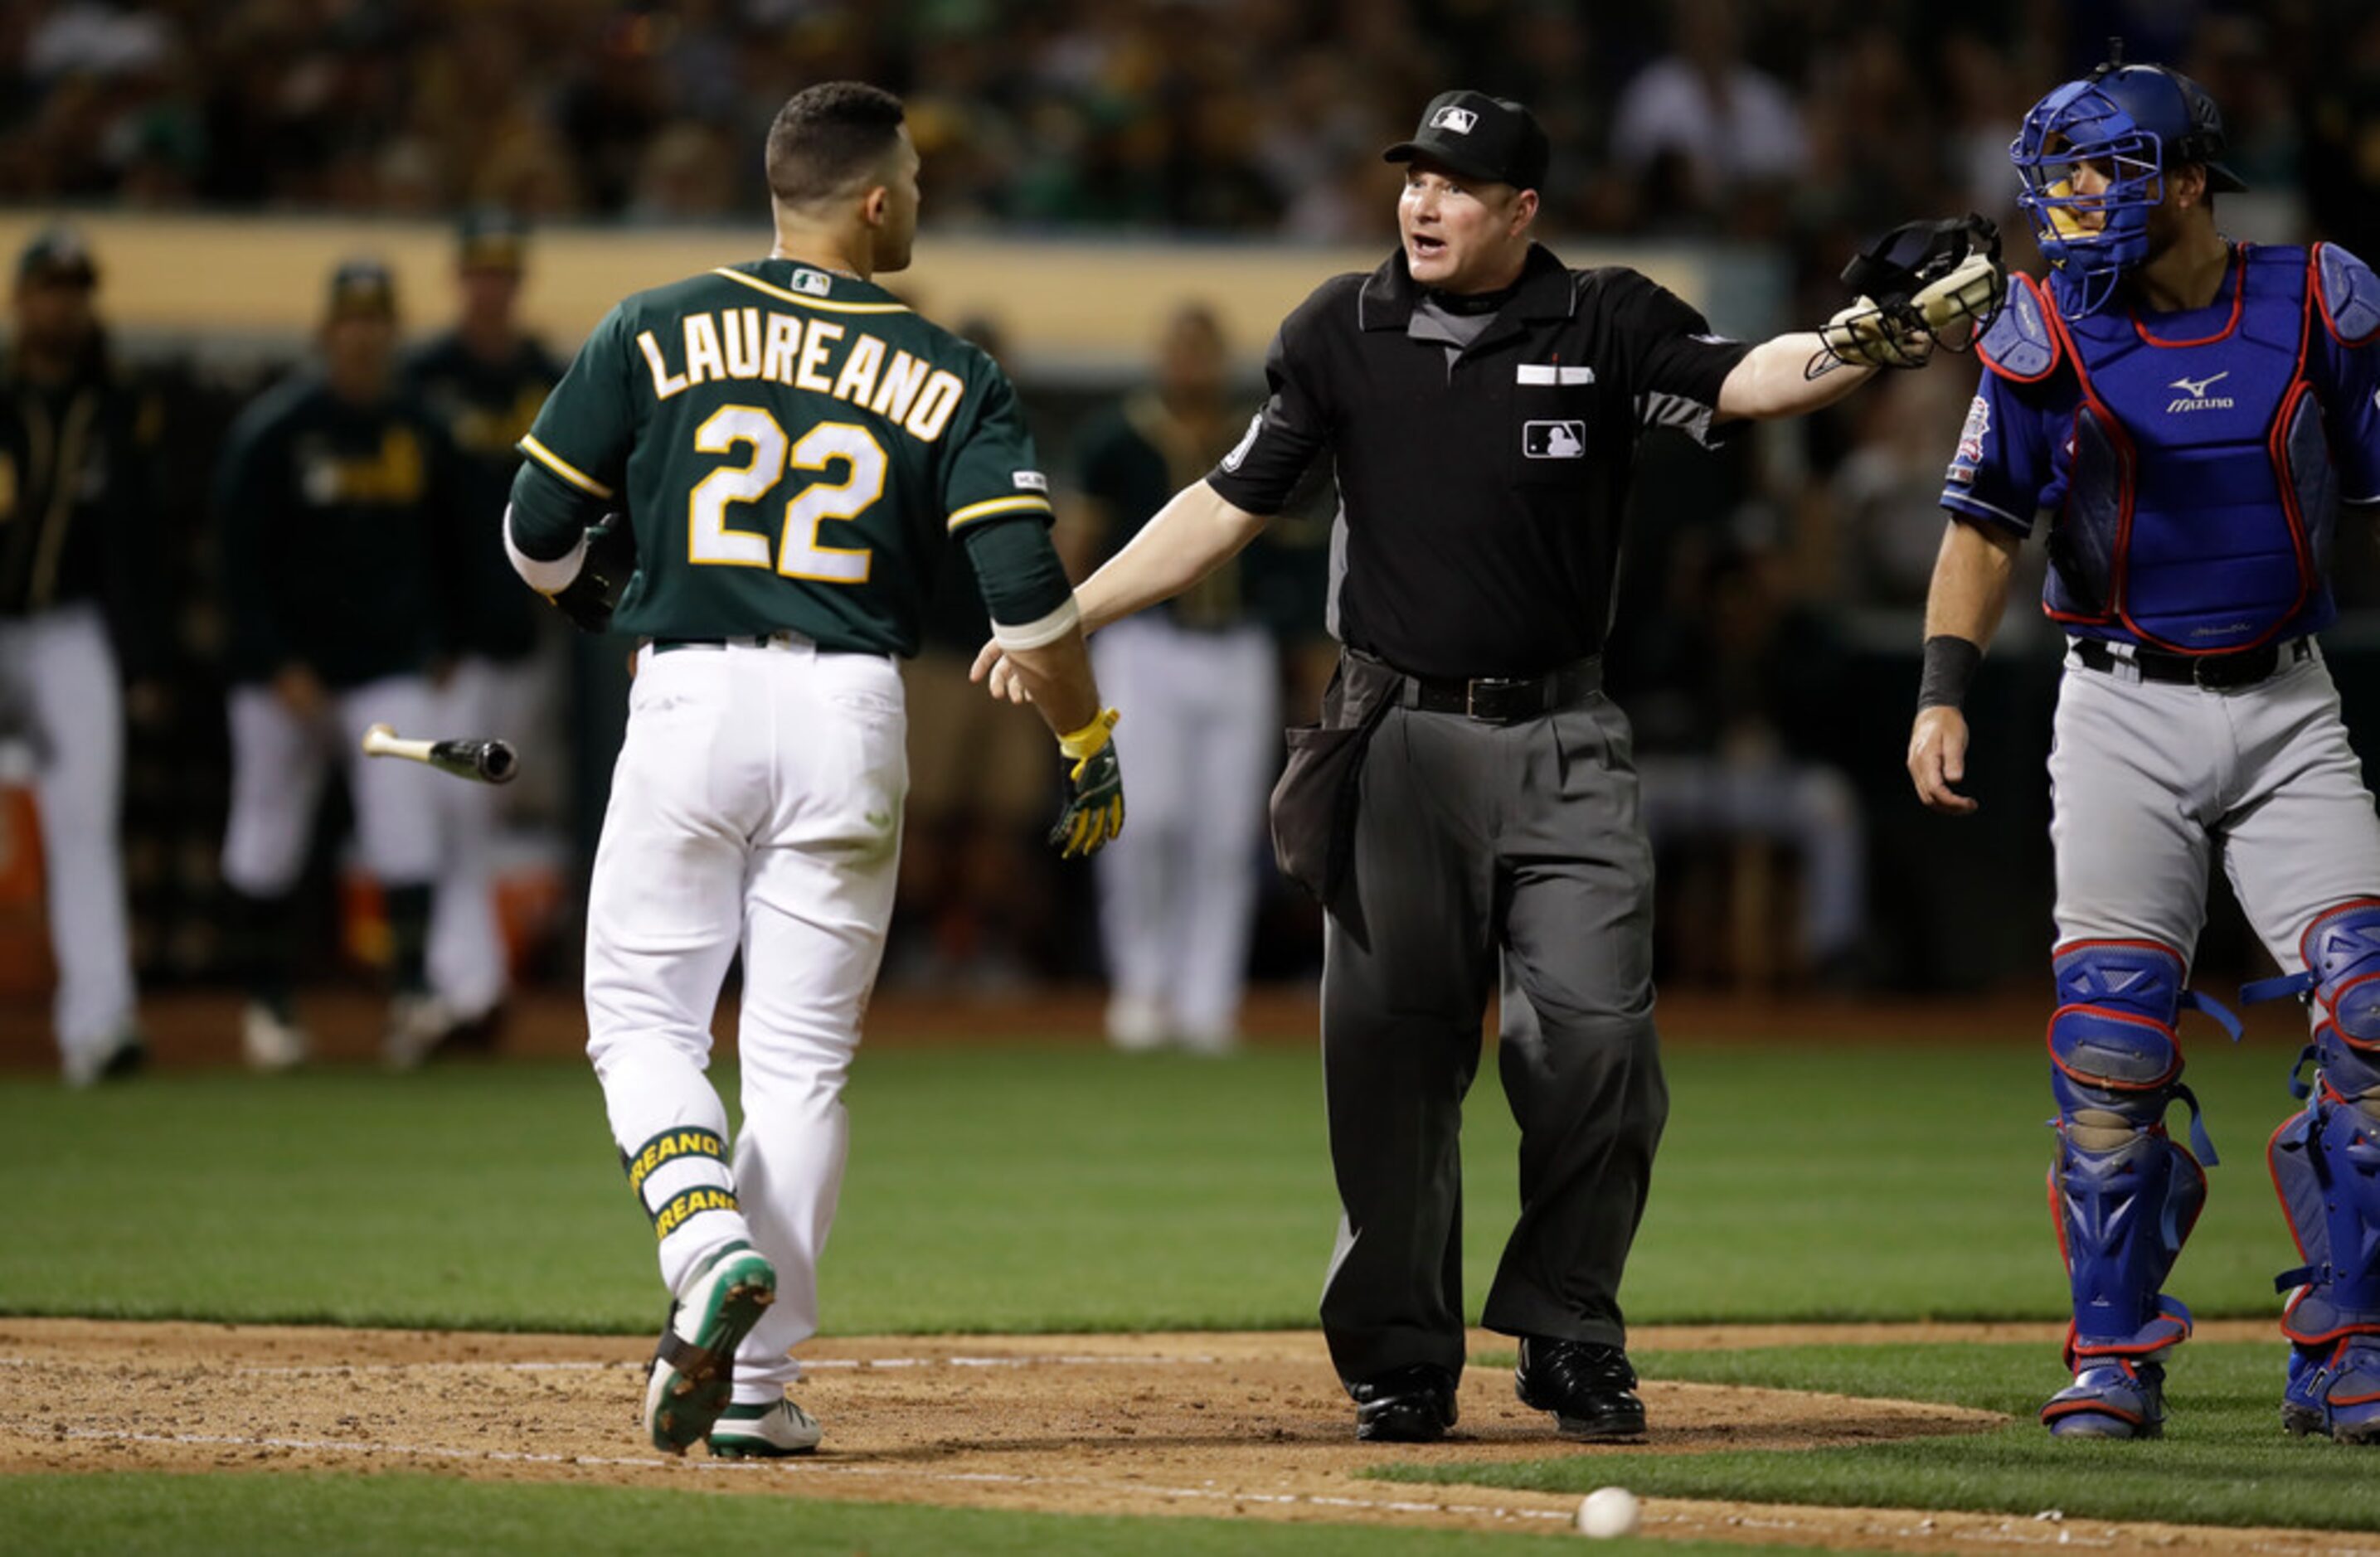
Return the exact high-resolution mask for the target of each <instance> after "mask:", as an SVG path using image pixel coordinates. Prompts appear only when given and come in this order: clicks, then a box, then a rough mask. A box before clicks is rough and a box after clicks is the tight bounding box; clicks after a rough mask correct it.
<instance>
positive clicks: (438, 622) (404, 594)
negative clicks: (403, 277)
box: [215, 259, 456, 1070]
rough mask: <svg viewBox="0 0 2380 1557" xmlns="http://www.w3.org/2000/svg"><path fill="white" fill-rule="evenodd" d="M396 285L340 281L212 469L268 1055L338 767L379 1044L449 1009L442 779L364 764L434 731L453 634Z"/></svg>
mask: <svg viewBox="0 0 2380 1557" xmlns="http://www.w3.org/2000/svg"><path fill="white" fill-rule="evenodd" d="M396 331H397V309H396V287H395V280H394V278H393V277H392V276H391V274H390V272H389V271H388V268H387V267H386V266H385V265H383V264H382V263H380V262H379V261H378V260H376V259H351V260H348V261H347V262H346V263H345V264H343V265H341V266H340V267H339V268H338V269H337V270H336V271H335V272H333V274H332V277H331V287H330V295H329V297H328V299H327V306H326V308H325V313H324V318H323V321H322V333H321V338H320V360H319V363H318V364H316V365H313V366H310V367H309V368H304V369H301V370H300V371H298V372H297V373H294V374H292V375H291V376H290V377H289V378H288V379H286V380H284V381H283V382H281V383H280V384H278V385H276V386H274V387H273V389H272V390H270V391H268V392H265V393H264V394H263V395H261V396H260V397H259V398H258V399H257V400H256V401H255V402H254V403H253V404H250V405H249V407H248V408H247V409H246V410H245V411H243V412H241V413H240V416H239V418H238V419H237V421H235V422H234V423H233V424H232V428H231V431H230V432H229V434H227V435H226V437H225V441H224V452H223V456H222V462H221V464H220V465H219V466H218V468H217V470H216V473H215V513H216V514H217V516H218V521H219V525H220V534H219V539H220V543H221V550H220V553H219V555H220V558H221V564H220V565H221V570H222V571H221V575H220V576H221V578H222V581H223V592H224V606H225V611H224V614H225V620H226V622H228V623H229V627H230V634H229V642H228V644H227V645H226V653H225V661H226V665H227V668H228V670H229V671H230V674H231V682H232V684H231V688H230V694H229V698H228V703H229V718H230V724H231V758H232V761H231V812H230V815H229V817H228V819H227V820H226V821H225V827H224V847H223V879H224V886H225V887H226V888H227V889H228V891H227V894H226V896H227V905H226V906H227V909H228V914H227V917H228V919H229V922H230V923H229V928H230V931H231V934H232V935H233V937H234V941H235V945H236V946H237V956H238V957H239V959H240V960H242V961H244V962H245V963H246V964H247V975H248V984H249V1005H248V1009H247V1012H246V1014H245V1016H244V1018H243V1019H242V1021H241V1026H240V1047H241V1050H242V1052H243V1053H244V1054H245V1055H246V1056H247V1057H248V1062H249V1064H250V1065H251V1066H254V1067H255V1068H258V1069H261V1070H283V1069H286V1068H289V1067H291V1066H294V1065H297V1064H299V1063H300V1062H302V1061H303V1060H304V1059H305V1058H306V1057H307V1055H308V1052H309V1048H310V1039H309V1038H308V1036H307V1033H306V1031H305V1029H304V1028H303V1027H301V1026H300V1025H299V1024H298V1021H297V1005H296V996H295V990H294V987H293V984H294V980H295V977H296V972H297V969H296V949H297V941H296V936H297V933H298V930H299V924H298V922H297V912H298V910H299V908H300V907H301V904H300V902H299V900H298V897H297V887H298V882H299V876H300V875H301V873H302V872H303V870H304V868H305V863H306V851H307V845H308V840H309V839H310V838H311V836H312V831H313V817H314V808H315V804H316V803H317V802H318V801H319V800H320V799H321V796H322V781H323V778H325V776H326V771H327V769H328V767H329V765H330V764H331V762H332V761H333V760H334V758H335V759H337V760H339V761H341V762H343V763H344V764H345V765H346V775H347V787H348V792H349V794H350V796H351V798H352V801H353V803H354V807H355V816H356V828H355V831H356V843H357V852H358V855H359V856H360V858H361V862H362V863H363V866H364V868H365V869H366V870H367V871H368V872H369V873H370V875H371V876H372V878H373V879H374V880H375V881H377V882H378V883H379V885H380V888H381V897H382V900H383V903H384V904H385V906H386V909H387V913H388V928H389V939H390V943H391V947H390V975H391V983H392V985H393V988H392V999H391V1001H390V1007H389V1019H388V1027H387V1029H386V1032H385V1033H384V1035H383V1039H382V1045H381V1053H382V1056H383V1058H385V1059H386V1060H387V1061H388V1062H389V1063H390V1064H391V1065H395V1066H399V1067H404V1066H411V1065H418V1064H419V1063H420V1061H421V1059H422V1057H423V1056H425V1055H427V1054H428V1053H429V1052H430V1051H431V1049H433V1048H435V1047H436V1046H437V1044H438V1043H439V1040H440V1039H441V1038H442V1037H443V1035H444V1032H445V1031H446V1029H447V1027H448V1026H449V1025H450V1022H451V1019H450V1018H449V1016H448V1015H447V1013H446V1011H445V1008H444V1007H443V1003H442V1002H440V1001H439V1000H438V999H437V998H436V996H433V995H432V994H431V991H430V987H429V974H428V972H427V971H426V965H425V961H424V958H425V951H424V947H425V942H426V936H427V934H428V927H429V923H430V905H431V882H432V881H433V880H434V879H435V878H436V875H437V871H438V809H437V807H438V795H437V791H438V782H439V781H438V779H437V778H435V777H434V776H432V775H431V773H430V772H429V771H428V770H427V769H424V768H421V767H418V766H415V765H414V764H411V763H376V762H369V761H366V760H365V758H364V757H363V754H362V753H361V752H360V750H359V749H358V745H357V742H358V741H359V740H360V739H361V738H362V736H363V733H364V731H365V730H369V729H370V727H371V726H373V725H375V724H386V725H393V726H395V728H396V729H398V730H420V729H424V728H426V727H427V725H428V723H429V715H430V708H431V671H432V670H433V666H434V663H435V662H436V661H438V660H440V659H443V658H444V657H445V656H446V655H448V654H449V653H450V652H451V651H452V649H453V646H454V641H455V619H454V611H455V599H454V591H453V588H452V581H453V579H454V576H455V571H456V570H455V556H456V547H455V531H454V519H455V499H454V495H453V494H454V489H455V488H454V469H455V460H454V454H453V451H452V449H451V447H450V446H449V445H448V443H447V441H446V435H445V433H444V431H443V429H441V428H439V426H438V424H437V423H436V422H435V421H433V420H431V417H430V416H428V415H427V414H426V413H424V412H423V411H422V410H421V409H420V408H419V406H417V405H416V404H414V403H413V402H412V400H411V399H410V397H409V396H407V394H406V393H405V392H403V389H402V386H401V385H400V384H399V382H398V381H397V379H396V374H395V364H396V357H395V350H396Z"/></svg>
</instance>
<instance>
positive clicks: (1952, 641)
mask: <svg viewBox="0 0 2380 1557" xmlns="http://www.w3.org/2000/svg"><path fill="white" fill-rule="evenodd" d="M1983 662H1984V651H1983V647H1982V646H1981V645H1978V644H1975V643H1973V642H1970V641H1969V640H1967V639H1965V638H1961V637H1960V636H1958V635H1957V634H1952V633H1937V634H1934V636H1932V637H1930V638H1928V639H1926V640H1925V670H1923V671H1922V672H1920V673H1919V675H1918V678H1917V706H1919V707H1920V708H1956V707H1959V706H1961V705H1963V704H1964V703H1965V702H1966V701H1967V683H1969V682H1972V681H1973V680H1974V679H1975V667H1977V666H1978V665H1981V664H1982V663H1983Z"/></svg>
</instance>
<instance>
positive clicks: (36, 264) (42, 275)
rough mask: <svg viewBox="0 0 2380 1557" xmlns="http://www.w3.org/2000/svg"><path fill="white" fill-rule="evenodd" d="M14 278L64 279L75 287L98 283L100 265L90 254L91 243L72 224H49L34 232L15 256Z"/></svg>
mask: <svg viewBox="0 0 2380 1557" xmlns="http://www.w3.org/2000/svg"><path fill="white" fill-rule="evenodd" d="M17 281H18V284H20V285H21V284H24V283H26V282H66V283H68V284H73V285H77V286H94V285H97V284H98V283H99V266H98V265H97V264H96V263H94V262H93V261H92V259H91V246H90V245H89V244H86V243H84V242H83V241H82V235H81V234H79V233H78V232H76V231H75V230H74V229H73V228H71V227H49V228H44V229H43V230H42V231H41V232H39V233H36V234H34V235H33V241H32V242H30V243H29V244H27V245H26V246H25V251H24V252H23V253H22V254H19V255H18V256H17Z"/></svg>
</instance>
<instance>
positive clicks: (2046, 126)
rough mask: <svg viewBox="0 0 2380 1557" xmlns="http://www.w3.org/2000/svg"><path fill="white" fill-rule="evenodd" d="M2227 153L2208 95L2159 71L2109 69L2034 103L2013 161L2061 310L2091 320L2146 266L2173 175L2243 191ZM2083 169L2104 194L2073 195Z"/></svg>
mask: <svg viewBox="0 0 2380 1557" xmlns="http://www.w3.org/2000/svg"><path fill="white" fill-rule="evenodd" d="M2223 151H2224V138H2223V111H2222V110H2221V109H2219V108H2217V107H2216V105H2215V100H2214V99H2213V98H2211V97H2209V96H2207V95H2206V89H2205V88H2204V87H2201V86H2200V85H2199V84H2198V83H2197V82H2195V81H2193V80H2192V79H2191V78H2189V77H2187V76H2184V75H2182V74H2181V73H2180V71H2176V70H2168V69H2167V68H2166V67H2165V66H2161V65H2124V66H2114V65H2103V66H2100V67H2099V68H2098V69H2096V70H2094V71H2093V72H2092V73H2091V74H2090V75H2088V76H2086V77H2084V78H2083V79H2082V80H2079V81H2069V82H2067V83H2066V84H2065V85H2064V86H2062V87H2059V88H2058V90H2057V91H2053V92H2051V93H2050V94H2049V95H2048V96H2047V97H2045V98H2043V99H2042V100H2041V101H2040V102H2039V103H2034V105H2033V109H2032V111H2031V112H2030V113H2028V114H2026V115H2025V116H2024V127H2023V128H2022V129H2021V130H2020V131H2018V133H2017V138H2016V139H2014V140H2012V141H2010V142H2009V161H2010V162H2012V163H2015V164H2016V171H2017V176H2018V177H2019V178H2021V179H2022V180H2023V184H2024V187H2023V188H2022V190H2021V191H2020V192H2019V193H2018V195H2017V205H2018V206H2019V207H2020V208H2021V209H2022V211H2024V213H2025V215H2026V217H2027V218H2028V219H2029V220H2030V221H2031V222H2032V223H2033V231H2034V238H2035V239H2036V240H2037V241H2038V242H2039V243H2040V245H2041V253H2042V258H2044V259H2047V260H2048V261H2049V263H2050V265H2051V266H2052V268H2053V269H2055V271H2056V272H2057V276H2056V278H2055V279H2056V280H2057V281H2058V283H2060V285H2059V286H2058V292H2059V294H2060V298H2059V301H2060V302H2061V303H2062V304H2064V305H2066V306H2068V307H2070V308H2073V310H2074V311H2075V312H2076V313H2080V314H2087V313H2091V312H2094V311H2095V310H2096V309H2097V308H2100V307H2101V306H2102V305H2103V304H2105V303H2106V302H2107V299H2108V297H2109V296H2112V295H2113V294H2114V292H2115V289H2116V283H2117V281H2118V280H2119V278H2120V277H2121V276H2122V274H2123V272H2125V271H2127V270H2129V269H2131V267H2132V266H2134V265H2137V264H2139V263H2140V262H2141V261H2142V260H2143V259H2147V258H2148V250H2149V238H2148V221H2149V211H2150V209H2151V208H2152V207H2154V206H2155V205H2156V204H2157V203H2158V202H2159V201H2161V200H2163V199H2165V180H2164V171H2165V170H2166V169H2167V168H2168V167H2171V166H2174V165H2175V164H2177V163H2202V164H2204V167H2205V169H2206V185H2207V187H2208V188H2209V189H2214V190H2236V189H2244V188H2246V187H2247V186H2246V185H2245V184H2243V183H2241V182H2240V176H2239V175H2237V174H2235V173H2233V172H2232V171H2231V170H2230V169H2229V168H2228V167H2225V166H2224V165H2223V163H2222V162H2221V161H2220V160H2219V159H2220V158H2221V157H2222V155H2223ZM2086 163H2087V164H2090V165H2091V166H2092V168H2093V169H2094V171H2095V175H2096V177H2095V179H2094V181H2093V182H2094V183H2095V184H2096V185H2098V186H2099V187H2095V188H2093V189H2092V190H2090V191H2089V192H2087V193H2085V192H2083V191H2082V190H2078V189H2077V188H2076V187H2075V185H2074V174H2075V171H2076V169H2077V168H2078V167H2079V166H2081V165H2083V164H2086Z"/></svg>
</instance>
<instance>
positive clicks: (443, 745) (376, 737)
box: [364, 724, 520, 784]
mask: <svg viewBox="0 0 2380 1557" xmlns="http://www.w3.org/2000/svg"><path fill="white" fill-rule="evenodd" d="M364 755H366V756H368V757H403V758H404V759H405V760H406V761H407V762H419V763H427V764H428V765H429V766H431V767H434V768H436V769H438V771H439V772H441V773H451V774H453V775H454V776H455V778H470V779H475V780H477V781H478V782H480V783H482V784H509V783H511V782H512V781H513V779H514V778H515V777H516V775H518V773H519V772H520V758H519V756H518V755H516V754H515V753H514V751H513V748H512V742H508V741H496V740H486V741H407V740H405V739H403V738H402V737H400V736H399V735H398V734H397V733H396V731H395V730H392V729H390V728H389V727H388V726H387V725H384V724H376V725H374V726H372V727H371V728H370V730H365V731H364Z"/></svg>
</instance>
